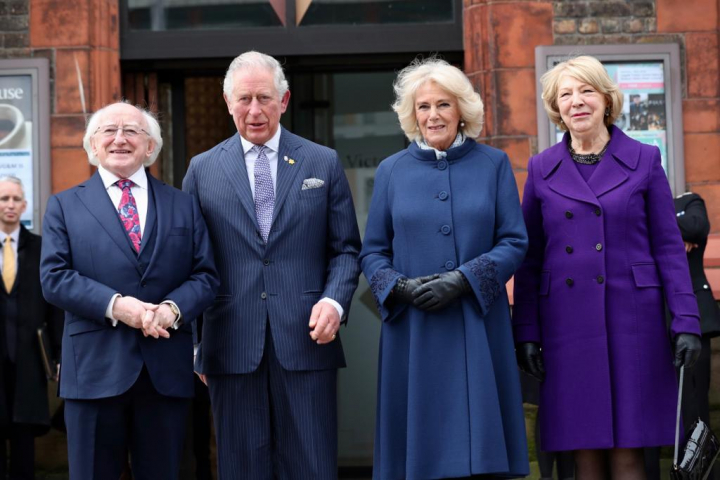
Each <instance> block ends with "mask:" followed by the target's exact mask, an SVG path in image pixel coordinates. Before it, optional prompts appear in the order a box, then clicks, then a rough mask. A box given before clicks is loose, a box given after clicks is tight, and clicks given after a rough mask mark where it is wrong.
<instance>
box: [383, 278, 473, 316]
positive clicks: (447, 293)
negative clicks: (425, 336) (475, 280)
mask: <svg viewBox="0 0 720 480" xmlns="http://www.w3.org/2000/svg"><path fill="white" fill-rule="evenodd" d="M469 291H470V285H469V284H468V282H467V280H466V279H465V277H464V276H463V274H462V273H461V272H460V271H458V270H454V271H452V272H448V273H443V274H435V275H428V276H425V277H417V278H407V279H401V281H399V282H398V284H397V286H396V287H395V289H393V296H394V298H395V299H396V300H397V301H399V302H403V303H407V304H412V305H414V306H415V307H417V308H419V309H420V310H426V311H429V312H434V311H437V310H440V309H442V308H443V307H445V306H446V305H447V304H448V303H450V302H451V301H453V300H455V299H456V298H458V297H460V296H461V295H464V294H465V293H467V292H469Z"/></svg>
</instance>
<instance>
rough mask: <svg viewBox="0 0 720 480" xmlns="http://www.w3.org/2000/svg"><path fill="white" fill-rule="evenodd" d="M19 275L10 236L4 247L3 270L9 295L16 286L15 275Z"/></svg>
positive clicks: (4, 281) (6, 239) (6, 238)
mask: <svg viewBox="0 0 720 480" xmlns="http://www.w3.org/2000/svg"><path fill="white" fill-rule="evenodd" d="M16 274H17V265H15V251H14V250H13V248H12V238H11V237H10V235H8V236H7V237H5V245H3V268H2V278H3V283H4V284H5V290H7V292H8V293H10V291H11V290H12V287H13V285H14V284H15V275H16Z"/></svg>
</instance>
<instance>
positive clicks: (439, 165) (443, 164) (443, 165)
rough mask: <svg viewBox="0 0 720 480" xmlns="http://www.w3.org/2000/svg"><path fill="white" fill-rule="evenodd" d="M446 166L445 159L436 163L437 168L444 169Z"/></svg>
mask: <svg viewBox="0 0 720 480" xmlns="http://www.w3.org/2000/svg"><path fill="white" fill-rule="evenodd" d="M447 166H448V164H447V161H445V160H440V161H439V162H438V163H437V167H438V169H439V170H445V169H446V168H447Z"/></svg>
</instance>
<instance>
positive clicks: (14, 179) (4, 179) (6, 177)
mask: <svg viewBox="0 0 720 480" xmlns="http://www.w3.org/2000/svg"><path fill="white" fill-rule="evenodd" d="M0 182H10V183H14V184H15V185H19V186H20V190H21V191H22V196H23V200H24V199H25V187H24V186H23V183H22V180H20V179H19V178H18V177H16V176H15V175H2V176H0Z"/></svg>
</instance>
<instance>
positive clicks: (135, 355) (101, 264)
mask: <svg viewBox="0 0 720 480" xmlns="http://www.w3.org/2000/svg"><path fill="white" fill-rule="evenodd" d="M148 185H149V186H150V187H151V188H150V192H151V194H152V195H153V196H154V203H152V204H151V205H149V206H148V216H147V220H146V223H145V230H146V231H145V234H144V235H143V237H144V238H150V236H151V235H153V234H154V235H155V242H154V249H153V250H152V252H147V253H150V255H147V253H146V251H145V250H146V247H147V248H150V247H149V244H148V243H145V244H143V247H141V250H140V256H139V258H138V256H137V255H136V254H135V253H134V252H133V250H132V246H131V244H130V239H129V238H128V235H127V233H126V232H125V230H124V228H123V226H122V223H121V222H120V219H119V218H118V214H117V210H116V209H115V207H114V205H113V204H112V201H111V200H110V197H109V196H108V194H107V192H106V190H105V186H104V185H103V182H102V179H101V178H100V175H99V174H98V173H97V172H96V173H95V174H94V175H93V176H92V177H91V178H90V179H89V180H87V181H86V182H83V183H81V184H80V185H78V186H76V187H73V188H71V189H69V190H66V191H64V192H61V193H59V194H57V195H55V196H53V197H51V198H50V200H49V201H48V205H47V211H46V212H45V219H44V221H43V237H42V260H41V262H40V277H41V281H42V288H43V294H44V295H45V298H46V299H47V301H48V302H49V303H52V304H53V305H56V306H58V307H59V308H61V309H63V310H65V311H66V313H65V331H64V332H63V348H62V371H61V375H60V396H61V397H63V398H68V399H86V400H87V399H97V398H106V397H113V396H117V395H120V394H121V393H124V392H125V391H127V390H128V389H129V388H130V387H131V386H132V385H133V384H134V383H135V380H137V378H138V376H139V375H140V372H141V371H142V368H143V366H145V367H146V368H147V371H148V373H149V374H150V378H151V380H152V383H153V386H154V387H155V389H156V390H157V391H158V392H159V393H160V394H162V395H167V396H171V397H192V396H193V394H194V384H193V366H192V361H193V344H192V326H191V322H192V321H193V320H194V318H195V317H196V316H197V315H199V314H200V313H202V311H203V310H204V309H205V308H206V307H207V306H208V305H209V304H210V303H211V302H212V300H213V298H214V297H215V291H216V290H217V287H218V279H217V273H216V271H215V265H214V263H213V256H212V249H211V246H210V240H209V237H208V233H207V229H206V227H205V222H204V220H203V217H202V215H201V214H200V208H199V207H198V205H197V202H196V201H195V200H194V199H193V198H192V197H191V196H190V195H188V194H186V193H183V192H181V191H180V190H177V189H175V188H173V187H170V186H169V185H166V184H164V183H162V182H160V181H158V180H156V179H155V178H153V177H152V176H151V175H150V174H148ZM149 203H150V202H149ZM153 205H154V208H153ZM153 230H154V233H153ZM144 259H148V261H147V263H144ZM116 293H120V294H122V295H129V296H133V297H135V298H138V299H140V300H142V301H144V302H150V303H155V304H157V303H160V302H162V301H163V300H166V299H169V300H172V301H174V302H175V303H176V304H177V305H178V307H179V308H180V311H181V312H182V313H183V319H184V321H185V324H184V325H183V326H182V327H181V328H180V329H179V330H177V331H171V333H170V338H169V339H154V338H152V337H147V338H146V337H144V336H143V334H142V332H141V330H139V329H133V328H130V327H128V326H127V325H125V324H124V323H118V325H117V327H111V326H110V324H109V323H108V322H107V321H106V319H105V309H106V308H107V305H108V303H109V302H110V299H111V298H112V296H113V295H115V294H116Z"/></svg>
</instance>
